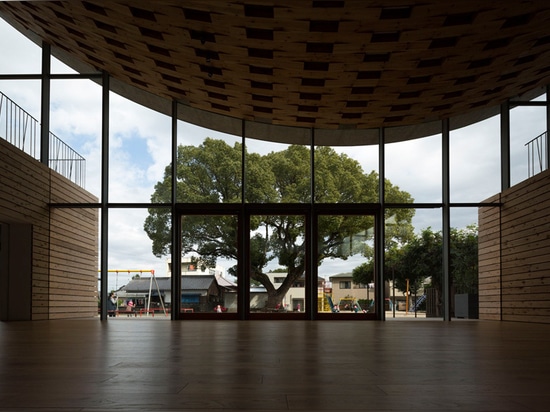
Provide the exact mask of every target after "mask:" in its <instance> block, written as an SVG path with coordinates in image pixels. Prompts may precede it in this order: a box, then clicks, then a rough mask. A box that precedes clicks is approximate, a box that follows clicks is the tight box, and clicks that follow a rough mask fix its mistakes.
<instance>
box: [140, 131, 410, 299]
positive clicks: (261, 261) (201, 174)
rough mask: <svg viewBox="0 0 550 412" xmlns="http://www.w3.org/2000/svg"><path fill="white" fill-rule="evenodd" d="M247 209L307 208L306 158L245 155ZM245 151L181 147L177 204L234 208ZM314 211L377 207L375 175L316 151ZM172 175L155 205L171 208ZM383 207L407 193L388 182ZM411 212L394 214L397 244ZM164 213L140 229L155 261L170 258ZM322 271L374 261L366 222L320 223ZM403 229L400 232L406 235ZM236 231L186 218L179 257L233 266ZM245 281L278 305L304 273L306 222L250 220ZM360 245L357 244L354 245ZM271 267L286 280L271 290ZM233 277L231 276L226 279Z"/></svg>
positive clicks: (209, 145)
mask: <svg viewBox="0 0 550 412" xmlns="http://www.w3.org/2000/svg"><path fill="white" fill-rule="evenodd" d="M245 158H246V164H245V169H246V195H245V196H246V201H247V202H250V203H262V204H267V203H310V202H311V201H312V199H311V193H310V192H311V180H310V177H309V176H310V163H311V155H310V150H309V148H308V147H306V146H298V145H292V146H289V147H288V148H287V149H286V150H283V151H278V152H271V153H268V154H266V155H263V156H262V155H259V154H257V153H250V154H249V153H246V152H245ZM241 159H242V146H241V144H240V143H236V144H234V145H233V146H230V145H228V144H227V143H225V142H224V141H221V140H215V139H210V138H207V139H205V141H204V142H203V143H202V144H201V145H200V146H179V147H178V163H177V170H176V176H177V192H178V201H179V202H186V203H195V204H196V203H224V204H229V203H239V202H241V195H242V186H241V185H242V177H241ZM314 161H315V193H314V201H315V202H316V203H377V202H378V175H377V174H376V173H375V172H370V173H365V172H364V171H363V169H362V167H361V165H360V164H359V163H358V162H357V161H355V160H353V159H352V158H350V157H349V156H347V155H345V154H338V153H337V152H336V151H335V150H334V149H332V148H329V147H319V148H317V149H315V153H314ZM170 182H171V168H170V166H168V167H167V168H166V170H165V176H164V179H163V180H162V181H161V182H158V183H157V185H156V186H155V191H154V193H153V195H152V201H153V202H161V203H162V202H169V201H170V186H171V184H170ZM385 184H386V201H389V202H396V203H411V202H412V198H411V196H410V195H409V194H408V193H407V192H403V191H401V190H399V188H398V187H395V186H393V185H392V184H391V183H390V182H389V181H386V183H385ZM413 214H414V211H413V210H412V209H403V210H400V211H399V212H398V216H397V217H396V218H397V220H398V221H400V222H403V225H402V226H401V232H400V233H396V234H395V236H404V235H405V234H406V235H407V236H408V235H410V234H412V226H411V224H410V222H411V220H412V216H413ZM169 216H170V215H169V211H167V210H166V209H162V208H150V209H149V216H148V217H147V218H146V220H145V224H144V228H145V231H146V232H147V234H148V236H149V237H150V238H151V240H152V241H153V246H152V249H153V253H154V254H155V255H156V256H159V257H160V256H163V255H168V254H169V253H170V247H171V239H170V231H171V230H170V229H171V228H170V218H169ZM318 226H319V227H318V231H319V242H318V247H319V259H318V261H319V263H320V262H321V261H322V260H323V259H326V258H343V259H346V258H347V257H348V256H350V255H351V254H355V253H362V254H365V255H368V254H369V253H372V251H371V250H370V248H369V247H368V242H365V239H367V238H369V237H370V238H372V235H373V233H372V227H373V219H372V217H371V216H353V215H345V214H343V215H337V216H334V215H331V216H323V217H322V218H320V219H319V225H318ZM403 228H405V229H403ZM237 229H238V228H237V224H236V217H234V216H230V215H229V216H215V217H212V216H203V215H201V216H186V217H185V220H184V222H183V223H182V233H181V242H182V253H183V254H189V253H191V252H193V254H194V255H197V256H199V258H198V259H199V260H200V263H201V264H203V265H205V266H213V265H214V264H215V262H216V259H218V258H228V259H232V260H238V249H237ZM250 230H251V239H250V253H249V256H250V262H249V263H250V266H249V268H250V277H251V281H253V282H256V283H260V284H261V285H263V286H264V287H265V288H266V291H267V295H268V302H267V305H268V307H274V306H276V305H277V304H278V303H281V301H282V299H283V297H284V295H285V294H286V293H287V292H288V290H289V288H290V287H291V286H292V285H293V284H294V283H295V282H296V281H297V280H298V279H299V278H300V277H302V276H303V275H304V273H305V268H306V255H305V243H304V242H305V233H306V232H305V221H304V218H303V216H294V215H261V216H260V215H255V216H252V217H251V219H250ZM358 239H361V241H356V240H358ZM272 260H276V261H277V263H278V265H279V266H280V267H283V268H285V269H286V273H287V276H286V277H285V279H284V281H283V282H282V283H281V284H278V286H277V287H276V286H275V285H274V284H273V283H272V282H271V281H270V280H269V278H268V276H267V274H266V272H265V269H266V267H267V265H268V264H269V262H270V261H272ZM231 270H232V271H233V273H234V274H236V273H235V270H236V268H231V269H230V271H231Z"/></svg>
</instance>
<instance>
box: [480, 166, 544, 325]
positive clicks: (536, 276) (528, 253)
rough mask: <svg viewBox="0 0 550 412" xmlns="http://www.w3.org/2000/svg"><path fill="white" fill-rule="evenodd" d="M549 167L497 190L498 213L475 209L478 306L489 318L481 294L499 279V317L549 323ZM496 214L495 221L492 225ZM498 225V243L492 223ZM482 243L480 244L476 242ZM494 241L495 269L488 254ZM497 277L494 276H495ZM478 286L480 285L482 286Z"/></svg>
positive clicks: (489, 308) (489, 311) (494, 286)
mask: <svg viewBox="0 0 550 412" xmlns="http://www.w3.org/2000/svg"><path fill="white" fill-rule="evenodd" d="M549 183H550V171H545V172H543V173H540V174H538V175H536V176H534V177H533V178H531V179H528V180H526V181H524V182H522V183H520V184H518V185H516V186H514V187H512V188H510V189H508V190H506V191H504V192H503V193H502V194H501V202H502V208H501V210H500V216H499V214H498V213H486V214H482V213H481V211H480V221H479V229H480V231H479V233H480V246H479V250H480V252H481V251H482V250H483V246H488V249H489V251H488V253H487V254H481V253H480V262H479V263H480V272H479V276H480V306H481V305H482V302H483V305H484V307H485V310H484V311H483V317H482V314H481V308H480V318H485V319H489V318H491V316H493V313H492V312H493V311H495V310H496V307H495V306H494V305H490V304H489V301H487V302H484V300H483V298H482V292H483V295H484V296H491V293H492V292H495V291H496V290H498V283H500V294H501V298H500V300H501V304H500V318H501V319H502V320H507V321H521V322H540V323H550V253H549V251H550V184H549ZM499 218H500V224H497V221H498V219H499ZM497 226H500V233H499V235H500V241H498V240H497V239H495V234H494V233H493V231H494V229H495V227H497ZM482 242H483V243H482ZM498 243H500V273H498V271H497V268H496V263H495V260H496V257H495V256H494V255H492V254H491V253H490V250H491V248H492V247H494V246H495V245H498ZM499 275H500V276H499ZM482 285H483V287H482Z"/></svg>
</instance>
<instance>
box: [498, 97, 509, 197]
mask: <svg viewBox="0 0 550 412" xmlns="http://www.w3.org/2000/svg"><path fill="white" fill-rule="evenodd" d="M510 182H511V178H510V102H508V101H506V102H505V103H503V104H501V105H500V186H501V191H504V190H506V189H509V188H510V185H511V183H510Z"/></svg>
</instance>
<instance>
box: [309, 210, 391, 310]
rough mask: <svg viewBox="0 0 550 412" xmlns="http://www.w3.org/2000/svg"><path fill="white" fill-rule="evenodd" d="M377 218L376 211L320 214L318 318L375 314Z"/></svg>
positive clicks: (317, 230)
mask: <svg viewBox="0 0 550 412" xmlns="http://www.w3.org/2000/svg"><path fill="white" fill-rule="evenodd" d="M374 222H375V219H374V216H373V215H352V214H349V215H345V214H342V215H335V214H330V215H329V214H327V215H318V216H317V225H316V232H317V251H316V254H317V262H318V266H317V312H318V313H317V318H319V319H360V318H369V319H370V318H372V319H375V318H376V310H375V304H374V303H375V300H376V299H377V296H376V293H375V290H376V288H375V284H376V265H375V257H376V253H375V242H374V239H375V230H374V227H375V226H374ZM382 298H384V297H382Z"/></svg>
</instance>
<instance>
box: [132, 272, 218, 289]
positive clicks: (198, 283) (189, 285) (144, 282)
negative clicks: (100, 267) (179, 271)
mask: <svg viewBox="0 0 550 412" xmlns="http://www.w3.org/2000/svg"><path fill="white" fill-rule="evenodd" d="M155 279H156V281H157V283H158V289H160V290H171V289H172V284H171V278H167V277H163V278H157V277H156V278H155ZM212 283H216V284H217V282H216V277H215V276H213V275H188V276H182V277H181V289H182V290H185V291H192V290H197V291H198V290H208V289H209V288H210V287H211V286H212ZM149 288H151V290H152V291H156V290H157V285H156V283H155V281H154V280H153V282H152V283H151V278H140V279H133V280H131V281H130V282H128V284H127V285H126V286H125V287H124V288H123V289H124V290H125V291H126V292H129V293H143V292H149Z"/></svg>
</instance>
